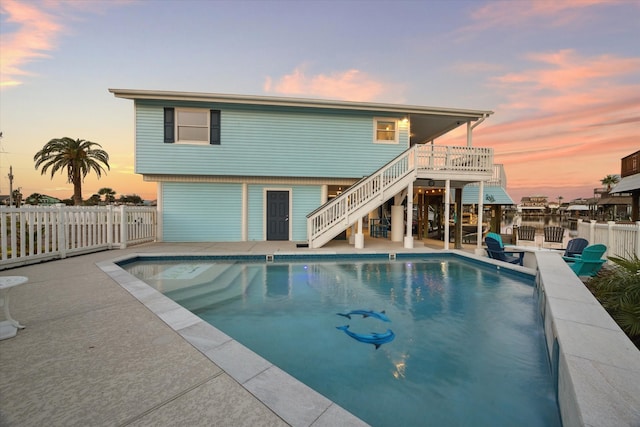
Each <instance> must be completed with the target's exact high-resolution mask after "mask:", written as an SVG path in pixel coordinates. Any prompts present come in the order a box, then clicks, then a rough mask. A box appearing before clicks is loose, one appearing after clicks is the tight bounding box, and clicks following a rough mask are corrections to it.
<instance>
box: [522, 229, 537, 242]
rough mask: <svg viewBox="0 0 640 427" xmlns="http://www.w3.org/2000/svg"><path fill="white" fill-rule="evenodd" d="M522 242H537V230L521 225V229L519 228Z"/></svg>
mask: <svg viewBox="0 0 640 427" xmlns="http://www.w3.org/2000/svg"><path fill="white" fill-rule="evenodd" d="M520 240H526V241H529V242H535V241H536V228H535V227H532V226H530V225H521V226H520V227H518V241H520Z"/></svg>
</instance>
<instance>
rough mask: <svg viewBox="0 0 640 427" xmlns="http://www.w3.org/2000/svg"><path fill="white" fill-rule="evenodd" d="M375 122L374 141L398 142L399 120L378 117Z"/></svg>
mask: <svg viewBox="0 0 640 427" xmlns="http://www.w3.org/2000/svg"><path fill="white" fill-rule="evenodd" d="M374 123H375V135H374V141H375V142H380V143H387V144H395V143H397V142H398V120H396V119H383V118H377V119H375V121H374Z"/></svg>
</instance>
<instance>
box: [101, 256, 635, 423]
mask: <svg viewBox="0 0 640 427" xmlns="http://www.w3.org/2000/svg"><path fill="white" fill-rule="evenodd" d="M389 254H390V252H388V251H385V252H376V253H371V252H368V253H364V254H344V253H335V254H326V253H322V254H317V256H316V254H305V255H304V256H305V257H307V258H309V257H314V258H317V257H320V256H323V257H326V256H330V257H331V256H333V257H334V258H340V259H344V258H345V255H349V258H350V259H353V258H367V257H368V258H371V257H372V256H373V257H379V258H381V259H382V258H384V256H385V255H386V256H387V257H388V256H389ZM450 254H453V255H456V256H460V257H463V258H466V259H468V260H469V261H471V262H474V263H481V264H482V265H484V266H493V268H495V269H496V271H504V272H505V273H508V274H517V275H523V276H526V277H531V276H533V277H534V278H535V289H536V292H537V294H538V301H539V308H540V311H541V314H542V317H543V322H544V329H545V338H546V340H547V351H548V353H549V359H550V361H551V363H552V365H554V369H555V372H556V373H557V381H558V403H559V407H560V414H561V418H562V422H563V425H564V426H565V427H567V426H595V425H598V426H612V427H613V426H625V425H629V426H637V425H638V424H639V422H640V386H639V385H638V384H640V352H639V351H638V350H637V348H636V347H635V346H634V345H633V343H631V341H630V340H629V339H628V338H627V337H626V335H625V334H624V333H623V332H622V330H621V329H620V328H619V327H618V325H617V324H616V323H615V322H614V321H613V319H611V317H610V316H609V315H608V313H606V311H605V310H604V309H603V308H602V306H601V305H600V304H599V303H598V301H597V300H596V299H595V298H594V297H593V295H591V293H590V292H589V291H588V290H587V289H586V287H585V286H584V284H583V283H582V282H581V281H580V279H579V278H578V277H577V276H575V274H574V273H573V271H572V270H571V269H570V268H569V267H568V266H567V265H566V263H565V262H564V261H563V260H562V258H561V257H560V256H559V255H558V254H557V253H554V252H540V253H536V254H535V256H536V263H537V268H536V269H535V270H534V269H531V268H527V267H520V266H512V265H507V264H505V263H501V262H499V261H496V260H492V259H489V258H487V257H483V256H479V255H474V254H469V253H466V252H463V251H458V250H448V251H447V250H444V251H430V252H402V253H396V254H395V256H394V257H395V258H396V259H398V258H400V260H402V259H404V258H408V257H420V256H425V255H428V256H430V257H431V256H434V255H436V256H438V255H450ZM177 255H185V254H174V253H166V254H159V253H155V254H154V255H146V254H130V255H128V256H125V257H121V258H120V259H119V260H118V259H114V260H112V261H107V262H100V263H97V264H96V265H97V266H98V267H99V268H101V269H102V270H103V271H104V272H105V273H106V274H108V275H109V276H111V277H112V278H113V280H114V281H116V282H117V283H119V284H120V285H121V286H123V287H124V288H125V289H126V290H127V291H129V293H131V294H132V295H133V296H134V297H135V298H137V299H138V300H139V301H140V302H141V303H143V304H144V305H145V306H147V308H149V309H150V310H151V311H152V312H154V313H155V314H156V315H157V316H158V317H159V318H160V319H162V320H163V321H164V322H165V323H167V324H168V325H169V326H170V327H171V328H173V329H174V330H175V331H176V332H177V333H178V334H180V335H181V336H182V337H183V338H184V339H185V340H187V341H188V342H189V343H191V344H192V345H193V346H194V347H196V348H197V349H198V350H200V351H201V352H202V353H203V354H204V355H205V356H207V357H208V358H209V359H210V360H211V361H212V362H213V363H215V364H216V365H218V366H219V367H220V368H222V369H223V370H224V371H225V372H227V373H228V374H229V375H230V376H231V377H232V378H234V379H235V380H236V381H237V382H238V383H239V384H241V385H242V386H243V387H244V388H245V389H246V390H248V391H249V392H250V393H251V394H252V395H254V396H255V397H256V398H258V399H259V400H260V401H261V402H263V403H264V404H265V405H266V406H267V407H269V408H270V409H271V410H272V411H274V412H275V413H276V414H277V415H278V416H280V417H281V418H282V419H283V420H284V421H286V422H287V423H289V424H292V425H308V426H311V425H313V426H319V425H353V426H357V425H367V424H366V423H364V421H362V420H361V419H359V418H357V417H355V416H354V415H353V414H351V413H350V412H348V411H347V410H345V409H344V408H342V407H340V406H339V405H337V404H335V403H334V402H332V401H331V400H329V399H328V398H326V397H324V396H322V395H321V394H319V393H317V392H316V391H315V390H313V389H311V388H310V387H308V386H306V385H305V384H303V383H301V382H300V381H298V380H296V379H295V378H293V377H292V376H291V375H289V374H287V373H286V372H284V371H282V370H281V369H279V368H277V367H276V366H274V365H273V364H271V363H270V362H268V361H266V360H265V359H263V358H262V357H261V356H259V355H257V354H256V353H254V352H253V351H252V350H250V349H248V348H246V347H244V346H243V345H241V344H240V343H238V342H237V341H235V340H233V338H231V337H229V336H227V335H226V334H224V333H223V332H221V331H219V330H218V329H217V328H215V327H214V326H211V325H209V324H208V323H206V322H204V321H203V320H201V319H200V318H199V317H197V316H196V315H194V314H193V313H191V312H189V311H188V310H186V309H184V308H183V307H182V306H180V305H179V304H177V303H175V302H174V301H172V300H171V299H169V298H168V297H165V296H164V295H162V294H161V293H160V292H158V291H157V290H155V289H153V288H152V287H151V286H149V285H147V284H146V283H144V282H143V281H141V280H139V279H137V278H135V277H133V276H131V275H129V273H127V272H126V271H124V270H123V269H121V268H120V267H119V266H118V265H117V263H119V262H123V261H126V260H128V259H131V258H133V257H139V258H141V259H149V258H154V257H155V258H162V257H165V258H166V257H170V256H177ZM267 255H269V254H260V255H247V254H246V253H244V254H240V253H239V254H227V255H222V256H220V255H219V254H210V255H208V254H202V253H199V254H198V255H194V259H199V258H202V257H205V258H206V257H222V258H223V259H231V258H234V257H236V258H237V257H241V258H247V259H249V258H251V259H256V257H260V258H261V259H262V260H265V259H266V256H267ZM270 255H272V256H274V255H275V256H276V257H277V258H280V257H282V259H283V260H284V258H286V257H290V256H296V254H289V253H279V254H270ZM187 256H189V255H187ZM298 256H299V255H298ZM272 259H275V258H272ZM298 259H301V258H298ZM325 259H326V258H325ZM575 336H578V337H581V338H582V341H586V342H588V343H589V344H591V345H585V342H582V341H580V340H577V339H576V338H575ZM594 339H595V341H594ZM594 343H597V344H598V345H597V346H593V344H594ZM591 347H596V348H595V349H594V348H591ZM636 408H639V409H636Z"/></svg>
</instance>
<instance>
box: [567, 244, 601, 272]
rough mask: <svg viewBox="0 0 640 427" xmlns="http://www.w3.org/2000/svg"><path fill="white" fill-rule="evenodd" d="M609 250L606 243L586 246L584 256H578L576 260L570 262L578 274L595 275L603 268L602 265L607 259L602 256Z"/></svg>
mask: <svg viewBox="0 0 640 427" xmlns="http://www.w3.org/2000/svg"><path fill="white" fill-rule="evenodd" d="M606 251H607V247H606V246H605V245H601V244H597V245H591V246H587V247H586V248H584V250H583V251H582V256H581V257H580V258H576V260H575V261H574V262H572V263H571V264H570V267H571V269H572V270H573V272H574V273H576V276H589V277H593V276H595V275H596V274H598V271H600V269H601V268H602V265H603V264H604V263H605V262H606V261H607V260H606V259H603V258H601V257H602V255H604V253H605V252H606Z"/></svg>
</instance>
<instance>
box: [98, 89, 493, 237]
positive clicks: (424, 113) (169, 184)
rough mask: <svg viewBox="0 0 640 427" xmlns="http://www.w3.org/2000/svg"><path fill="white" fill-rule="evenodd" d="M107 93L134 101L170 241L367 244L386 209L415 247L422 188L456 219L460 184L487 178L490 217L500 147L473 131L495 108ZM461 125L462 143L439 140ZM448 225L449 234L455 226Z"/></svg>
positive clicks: (138, 145)
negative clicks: (475, 142) (366, 223)
mask: <svg viewBox="0 0 640 427" xmlns="http://www.w3.org/2000/svg"><path fill="white" fill-rule="evenodd" d="M109 91H110V92H111V93H113V94H114V95H115V96H116V97H118V98H125V99H130V100H133V101H134V109H135V113H134V114H135V172H136V173H139V174H142V175H143V177H144V180H146V181H155V182H157V183H158V196H157V197H158V211H159V233H158V235H159V238H160V239H161V240H162V241H167V242H180V241H189V242H194V241H217V242H219V241H228V242H236V241H264V240H288V241H296V242H300V244H303V245H304V244H308V245H309V247H311V248H317V247H321V246H323V245H324V244H326V243H327V242H328V241H330V240H331V239H333V238H335V237H336V236H338V235H340V234H341V233H343V232H344V231H345V230H347V229H348V228H351V232H352V233H351V235H352V237H353V243H354V244H355V246H356V247H357V248H362V247H364V237H363V236H364V233H365V232H366V230H363V218H368V217H369V214H370V213H374V215H373V216H375V212H378V211H380V209H379V208H380V207H381V206H383V205H384V206H386V207H388V209H387V210H388V211H390V212H386V211H385V213H384V215H386V214H387V213H388V214H389V216H388V220H389V225H390V230H391V231H390V233H389V235H387V234H386V233H385V234H384V236H386V237H387V238H390V239H391V240H392V241H400V242H403V244H404V246H405V247H413V235H412V224H413V222H414V221H413V211H414V209H413V201H414V194H417V192H416V188H417V187H419V188H426V189H432V190H433V189H439V193H441V194H443V195H444V196H443V206H444V211H445V212H444V214H443V216H444V217H445V218H449V215H450V212H451V209H452V208H451V207H450V203H452V202H459V203H460V206H461V203H462V201H461V200H462V197H461V194H462V192H461V190H462V187H463V186H464V185H465V184H467V183H471V182H476V183H479V184H478V185H480V191H479V194H480V196H479V200H478V204H479V206H480V210H479V212H482V201H483V198H482V195H483V191H482V185H483V182H484V181H486V180H490V179H491V177H492V174H493V172H494V171H493V152H492V150H491V149H490V148H476V147H473V146H472V132H473V129H474V128H475V127H476V126H477V125H478V124H480V123H481V122H482V121H484V120H485V119H486V118H487V117H488V116H489V115H491V114H492V112H491V111H480V110H463V109H451V108H434V107H424V106H414V105H395V104H379V103H364V102H345V101H330V100H320V99H300V98H282V97H265V96H243V95H221V94H212V93H192V92H168V91H150V90H129V89H109ZM460 126H466V132H467V144H466V145H464V146H460V147H454V146H443V145H438V144H437V143H436V139H437V138H439V137H441V136H442V135H444V134H446V133H448V132H450V131H451V130H453V129H456V128H458V127H460ZM454 190H459V191H458V193H459V194H460V195H459V196H456V193H455V191H454ZM414 192H415V193H414ZM407 195H409V197H407ZM378 216H380V215H379V214H378ZM481 222H482V221H479V223H481ZM444 226H445V235H449V234H448V233H449V230H448V226H449V221H444ZM479 227H480V224H479ZM444 244H445V247H448V244H449V239H445V243H444Z"/></svg>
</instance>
